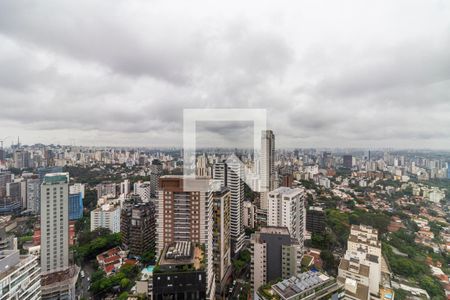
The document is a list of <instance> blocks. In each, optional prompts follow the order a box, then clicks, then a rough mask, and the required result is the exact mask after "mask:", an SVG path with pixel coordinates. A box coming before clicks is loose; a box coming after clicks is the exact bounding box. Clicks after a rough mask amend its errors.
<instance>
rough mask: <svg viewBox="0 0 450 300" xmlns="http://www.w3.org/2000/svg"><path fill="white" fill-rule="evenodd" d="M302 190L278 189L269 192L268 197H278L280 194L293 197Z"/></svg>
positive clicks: (283, 187)
mask: <svg viewBox="0 0 450 300" xmlns="http://www.w3.org/2000/svg"><path fill="white" fill-rule="evenodd" d="M302 191H303V190H302V189H300V188H290V187H285V186H282V187H279V188H276V189H274V190H273V191H271V192H269V195H279V194H282V195H283V196H288V197H289V196H295V195H297V194H299V193H301V192H302Z"/></svg>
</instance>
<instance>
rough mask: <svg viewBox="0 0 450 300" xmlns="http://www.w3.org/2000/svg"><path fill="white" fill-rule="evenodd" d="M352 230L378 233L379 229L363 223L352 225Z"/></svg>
mask: <svg viewBox="0 0 450 300" xmlns="http://www.w3.org/2000/svg"><path fill="white" fill-rule="evenodd" d="M351 230H355V231H360V232H366V233H370V234H376V235H378V230H376V229H375V228H373V227H372V226H369V225H363V224H360V225H352V227H351Z"/></svg>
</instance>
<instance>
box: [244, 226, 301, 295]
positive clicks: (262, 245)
mask: <svg viewBox="0 0 450 300" xmlns="http://www.w3.org/2000/svg"><path fill="white" fill-rule="evenodd" d="M250 245H251V246H250V249H251V250H250V252H251V272H250V276H251V285H252V289H253V291H254V292H256V291H258V289H259V288H260V287H261V286H262V285H264V284H266V283H268V282H271V281H273V280H275V279H278V278H282V279H285V278H289V277H291V276H295V275H297V274H298V273H300V272H301V260H302V252H303V251H302V248H303V245H300V244H299V243H298V242H297V241H296V240H295V239H293V238H292V237H291V235H290V233H289V230H288V229H287V228H286V227H269V226H267V227H261V229H260V231H257V232H255V233H254V234H253V235H252V237H251V239H250Z"/></svg>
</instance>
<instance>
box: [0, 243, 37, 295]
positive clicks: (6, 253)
mask: <svg viewBox="0 0 450 300" xmlns="http://www.w3.org/2000/svg"><path fill="white" fill-rule="evenodd" d="M0 287H1V292H0V299H12V300H35V299H41V274H40V266H39V262H38V257H37V256H34V255H20V253H19V250H2V251H0Z"/></svg>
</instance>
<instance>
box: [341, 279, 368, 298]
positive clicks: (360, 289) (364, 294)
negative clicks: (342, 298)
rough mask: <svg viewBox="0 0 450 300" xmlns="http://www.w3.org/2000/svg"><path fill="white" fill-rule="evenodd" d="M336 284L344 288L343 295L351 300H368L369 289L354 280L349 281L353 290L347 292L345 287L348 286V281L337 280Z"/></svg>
mask: <svg viewBox="0 0 450 300" xmlns="http://www.w3.org/2000/svg"><path fill="white" fill-rule="evenodd" d="M337 281H338V283H340V284H341V285H343V286H345V287H346V288H345V294H346V295H348V296H350V297H352V299H359V300H368V299H369V287H368V286H366V285H363V284H360V283H357V282H356V281H354V280H350V281H351V283H350V284H352V285H353V288H354V290H353V291H352V290H349V289H348V288H347V286H348V285H349V280H348V279H346V278H343V277H338V278H337Z"/></svg>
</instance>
